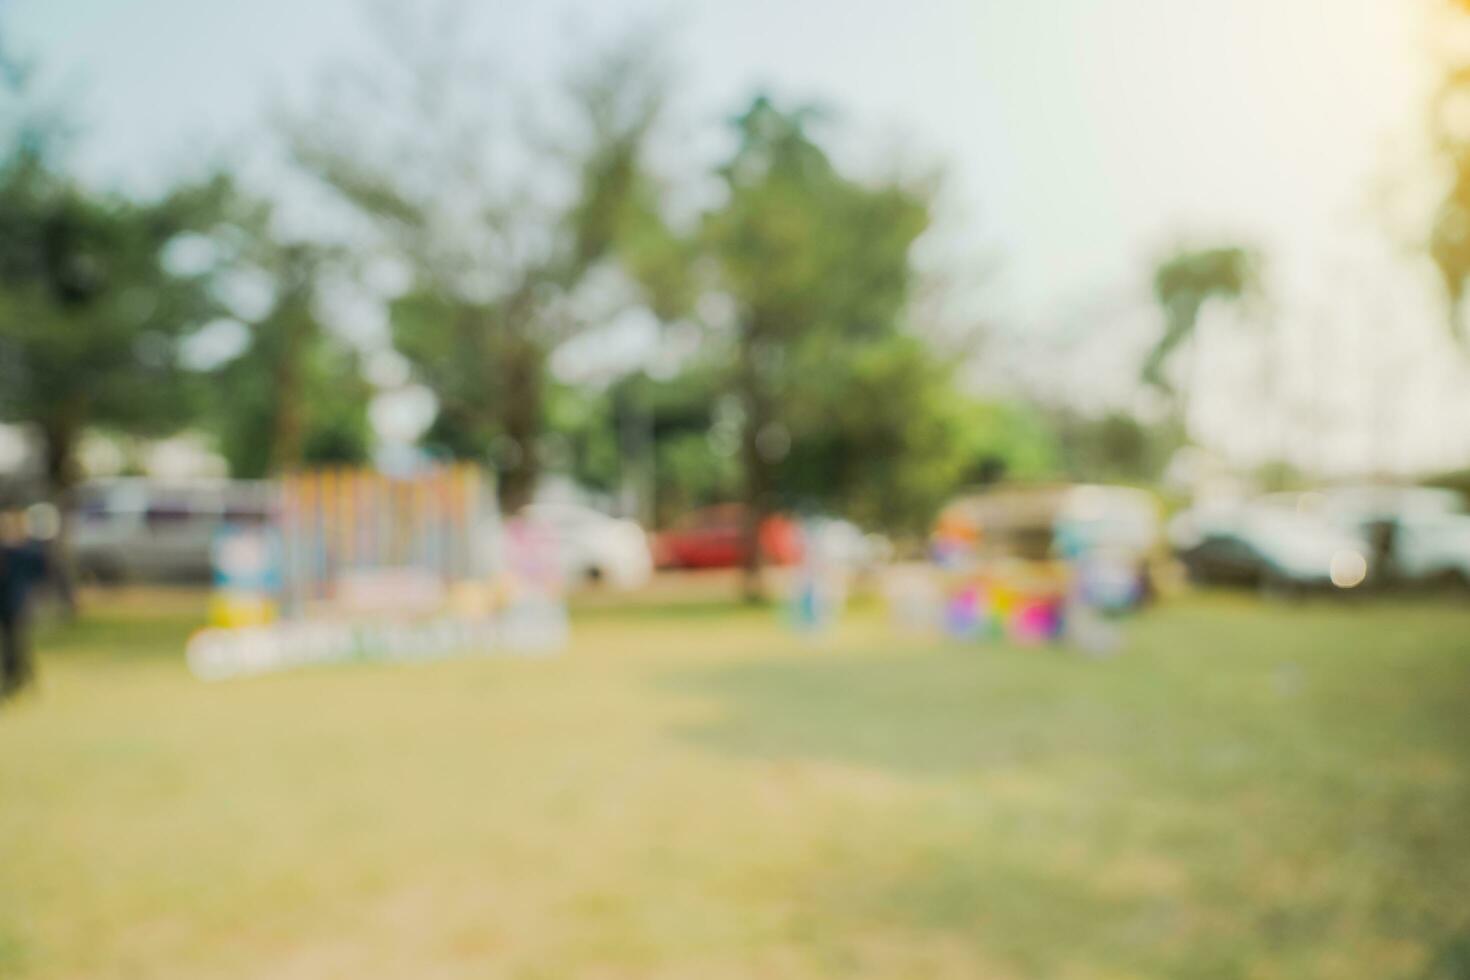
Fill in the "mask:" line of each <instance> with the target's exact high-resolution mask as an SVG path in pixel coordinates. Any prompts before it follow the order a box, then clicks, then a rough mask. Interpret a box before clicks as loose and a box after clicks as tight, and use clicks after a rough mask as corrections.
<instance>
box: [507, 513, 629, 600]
mask: <svg viewBox="0 0 1470 980" xmlns="http://www.w3.org/2000/svg"><path fill="white" fill-rule="evenodd" d="M520 517H521V518H522V519H524V520H526V521H528V522H530V523H531V524H532V525H534V526H535V527H536V528H537V529H538V530H539V531H541V532H543V533H544V534H545V535H546V536H547V537H548V538H549V539H550V540H551V541H552V542H553V543H554V546H555V550H556V553H557V560H558V562H559V563H560V565H561V570H562V574H563V575H564V576H565V578H566V581H567V582H568V584H571V585H576V584H578V583H607V584H608V585H611V586H612V587H614V588H617V589H636V588H638V587H639V586H641V585H643V584H645V583H646V582H647V581H648V579H649V577H650V576H651V575H652V574H653V556H652V554H651V552H650V550H649V547H648V536H647V535H646V534H644V532H643V528H642V527H640V526H639V525H638V524H637V523H636V522H634V521H627V520H620V519H618V518H616V517H610V516H608V515H607V514H604V513H602V512H601V511H598V510H593V509H592V508H591V507H584V506H582V505H580V504H572V503H539V504H529V505H527V506H526V507H524V508H522V510H521V512H520Z"/></svg>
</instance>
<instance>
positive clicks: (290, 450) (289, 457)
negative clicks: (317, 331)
mask: <svg viewBox="0 0 1470 980" xmlns="http://www.w3.org/2000/svg"><path fill="white" fill-rule="evenodd" d="M288 317H289V314H288ZM282 328H283V329H284V330H285V332H286V336H285V338H284V343H283V345H282V349H281V351H280V355H279V356H280V360H278V361H277V362H276V371H275V382H276V394H275V397H276V417H275V420H274V425H273V426H272V429H273V431H272V432H271V451H270V462H269V465H270V471H271V473H273V474H275V475H278V476H279V475H280V474H282V473H289V472H290V471H292V470H294V469H297V468H298V467H299V466H300V465H301V457H302V446H303V443H304V436H305V430H306V426H305V422H304V420H303V418H302V408H303V406H302V397H301V396H302V391H301V367H302V365H301V359H302V356H303V355H304V354H305V343H304V341H305V339H306V338H305V337H304V336H302V335H303V333H304V332H305V330H306V329H307V328H308V325H306V324H302V323H293V322H291V321H290V319H288V320H287V322H286V323H284V324H282ZM326 397H331V396H330V394H327V395H326Z"/></svg>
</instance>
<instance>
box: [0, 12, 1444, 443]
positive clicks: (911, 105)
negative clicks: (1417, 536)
mask: <svg viewBox="0 0 1470 980" xmlns="http://www.w3.org/2000/svg"><path fill="white" fill-rule="evenodd" d="M1429 3H1430V0H1422V2H1421V0H1047V2H1045V3H1036V2H1024V0H906V2H905V0H881V2H880V0H872V2H861V0H846V2H844V0H740V2H736V0H689V2H685V3H675V2H658V3H654V2H650V0H599V2H596V3H574V2H570V0H541V2H536V0H510V2H498V3H485V4H479V5H476V12H477V16H476V19H475V25H476V29H477V30H479V31H481V32H483V34H484V36H485V37H484V39H485V43H486V45H487V49H491V50H494V51H496V52H497V53H498V54H497V57H498V58H499V59H500V62H501V64H502V65H503V68H504V71H505V74H506V75H507V76H508V77H511V78H514V79H515V80H516V81H517V82H518V83H520V84H531V85H534V84H537V82H536V80H538V79H549V78H550V77H551V76H552V75H553V74H554V71H555V70H556V69H555V66H559V65H563V64H565V63H566V61H567V59H568V58H569V57H570V56H573V54H574V52H575V51H576V50H578V49H579V45H583V44H585V43H586V42H587V41H588V40H595V39H596V38H597V37H601V36H607V35H609V34H612V33H615V32H626V31H627V30H629V29H631V28H634V27H638V26H645V25H646V26H650V27H656V28H657V29H659V30H660V31H662V32H663V34H664V35H665V37H666V38H667V47H668V48H669V50H670V52H671V53H672V55H673V58H674V60H675V63H676V67H677V72H678V75H677V77H678V80H679V84H678V86H677V100H676V105H677V112H676V120H677V122H678V125H680V126H683V127H685V128H687V129H688V130H689V131H691V132H697V133H704V132H707V131H714V129H715V127H716V125H717V123H718V122H719V120H721V119H724V118H726V117H728V116H729V115H731V114H732V113H733V112H734V111H735V110H736V109H737V108H738V107H739V106H740V105H741V104H742V103H743V102H744V101H746V100H748V99H749V97H750V95H751V93H752V92H754V91H756V90H758V89H759V90H765V91H769V92H771V93H773V94H774V95H775V96H777V97H778V98H780V99H784V100H786V101H788V102H814V103H819V104H822V105H824V106H826V107H828V108H829V109H830V110H831V111H832V113H833V115H834V118H835V122H834V123H833V124H832V126H831V127H830V129H831V131H832V132H833V133H834V134H836V135H835V136H834V139H835V140H836V141H837V145H838V153H839V158H840V159H842V160H844V161H846V162H848V163H849V164H850V165H851V166H852V167H854V168H857V169H860V170H861V169H864V168H867V169H870V170H874V171H876V170H877V169H879V168H881V167H882V166H884V165H886V164H887V163H889V162H890V161H892V160H894V159H904V160H906V161H908V162H909V163H910V164H912V165H916V166H922V165H930V164H934V165H939V166H941V167H942V168H943V171H944V173H945V175H946V179H947V192H946V201H947V202H949V203H950V204H951V205H952V207H950V208H949V210H948V212H947V214H946V220H945V226H946V227H945V234H944V236H943V239H942V241H943V248H942V249H941V252H942V254H940V255H939V256H938V257H937V258H936V261H937V262H939V263H941V264H944V263H947V264H948V265H949V266H950V268H951V270H952V272H953V274H954V275H956V276H958V277H959V278H961V279H965V278H966V277H973V279H974V282H975V283H976V284H977V288H978V287H979V286H980V285H983V291H984V295H985V297H986V304H987V307H986V308H987V313H988V316H989V318H990V319H991V320H992V321H993V322H994V324H995V326H994V328H993V329H994V331H995V332H996V335H997V341H996V342H995V343H993V344H992V345H991V348H990V354H989V355H988V357H987V356H985V355H982V358H981V363H980V364H979V365H977V367H976V371H975V377H976V383H977V384H986V383H990V384H998V383H1000V382H1002V381H1005V382H1007V383H1010V384H1016V383H1022V384H1027V385H1030V386H1031V388H1032V389H1033V390H1040V391H1043V392H1044V393H1045V392H1049V391H1054V390H1056V389H1058V388H1066V389H1067V390H1075V391H1077V392H1079V395H1078V397H1079V398H1080V399H1081V400H1082V401H1083V402H1085V403H1089V404H1093V405H1095V406H1097V407H1101V406H1105V405H1110V404H1128V405H1141V406H1142V407H1143V408H1145V409H1146V408H1147V407H1148V406H1147V404H1146V402H1140V400H1139V396H1137V395H1136V393H1135V390H1134V389H1135V387H1136V386H1135V385H1134V377H1135V374H1136V369H1135V367H1134V365H1135V364H1136V362H1137V359H1138V356H1139V354H1140V352H1141V349H1142V347H1143V346H1144V345H1146V344H1147V342H1148V339H1149V337H1150V335H1151V334H1152V333H1153V332H1155V331H1157V330H1158V328H1159V324H1158V314H1157V312H1156V311H1155V310H1154V309H1153V308H1152V306H1151V304H1150V296H1149V276H1150V271H1151V268H1152V264H1153V263H1154V262H1155V261H1156V260H1157V259H1158V258H1159V257H1160V256H1161V255H1163V254H1165V253H1167V251H1168V250H1169V249H1170V248H1172V247H1174V246H1176V245H1178V244H1180V243H1198V244H1214V243H1217V242H1237V241H1239V242H1245V243H1249V244H1252V245H1254V246H1256V247H1258V248H1259V249H1260V250H1261V252H1262V254H1263V255H1264V256H1265V257H1266V262H1267V266H1266V268H1267V282H1268V285H1269V287H1270V291H1271V296H1272V301H1273V302H1272V314H1273V317H1272V323H1273V325H1274V326H1273V330H1274V334H1273V337H1274V339H1272V340H1270V341H1269V342H1268V341H1262V340H1261V339H1260V338H1259V337H1258V336H1257V335H1256V334H1258V333H1259V331H1256V332H1255V333H1253V332H1252V331H1251V329H1250V328H1249V326H1248V325H1247V324H1243V323H1241V322H1240V318H1239V317H1233V316H1231V315H1230V314H1229V312H1228V311H1225V310H1214V311H1211V312H1210V314H1209V315H1208V316H1207V317H1206V320H1205V329H1204V331H1203V334H1202V338H1201V341H1200V345H1199V346H1200V351H1199V354H1198V360H1197V362H1196V363H1198V364H1200V365H1202V366H1201V367H1199V368H1198V369H1196V370H1195V371H1194V374H1193V376H1194V377H1195V378H1196V384H1195V390H1196V395H1195V396H1194V397H1193V398H1192V419H1193V421H1194V424H1195V425H1196V426H1197V427H1198V429H1199V431H1200V433H1201V434H1202V435H1204V436H1205V437H1206V439H1207V441H1208V442H1210V443H1211V444H1212V445H1214V446H1215V447H1217V448H1219V449H1220V450H1221V451H1222V452H1225V453H1227V454H1230V455H1232V456H1233V457H1236V458H1240V459H1242V460H1246V459H1252V458H1259V457H1262V456H1264V455H1272V454H1279V453H1283V452H1284V453H1286V454H1288V455H1291V456H1293V457H1294V458H1296V459H1298V460H1299V461H1302V462H1306V463H1308V464H1311V465H1314V466H1318V467H1320V468H1322V469H1325V470H1330V471H1340V472H1347V471H1352V470H1361V469H1369V468H1390V469H1398V470H1422V469H1431V468H1437V467H1448V466H1456V465H1465V464H1466V463H1470V383H1467V382H1470V372H1467V370H1466V362H1467V361H1470V358H1467V357H1466V356H1465V355H1461V354H1458V353H1456V352H1455V351H1454V350H1453V349H1452V348H1451V347H1450V345H1449V344H1448V342H1447V340H1446V336H1445V328H1444V326H1443V323H1442V322H1441V321H1440V319H1439V318H1440V312H1439V307H1438V305H1437V301H1436V297H1435V294H1434V290H1433V284H1432V282H1431V281H1430V280H1429V277H1428V276H1427V272H1426V269H1425V267H1424V264H1423V262H1422V259H1419V258H1417V257H1416V256H1415V255H1414V254H1413V250H1412V249H1411V248H1406V243H1405V242H1404V241H1401V240H1398V238H1401V237H1402V235H1401V234H1398V233H1397V232H1396V231H1395V233H1390V231H1389V230H1388V229H1387V228H1386V227H1385V226H1386V225H1387V224H1390V223H1391V222H1386V221H1385V219H1384V216H1383V215H1382V214H1381V213H1380V211H1381V210H1382V207H1381V204H1379V203H1378V202H1379V201H1380V199H1381V197H1382V195H1381V193H1380V192H1381V191H1382V189H1383V188H1384V187H1385V186H1387V187H1390V188H1398V189H1400V190H1402V189H1403V188H1404V187H1407V188H1408V191H1409V193H1408V194H1407V195H1406V196H1407V198H1408V199H1409V201H1410V203H1409V204H1408V205H1407V206H1406V210H1405V211H1404V213H1405V214H1407V215H1408V219H1409V220H1408V224H1409V226H1410V227H1411V228H1412V226H1413V221H1414V220H1416V218H1415V215H1417V214H1419V213H1420V212H1422V206H1421V205H1422V199H1423V198H1424V193H1423V192H1424V191H1425V190H1426V188H1427V185H1426V184H1425V182H1424V178H1423V166H1422V156H1423V154H1422V148H1423V144H1424V140H1423V134H1422V116H1423V106H1424V104H1425V100H1426V97H1427V92H1428V91H1429V86H1430V85H1431V84H1432V80H1433V60H1432V57H1431V54H1430V48H1431V45H1430V43H1429V42H1430V36H1431V32H1432V24H1431V21H1430V19H1429V17H1428V16H1427V8H1428V4H1429ZM0 10H3V14H0V17H3V18H4V20H3V21H0V23H4V24H5V25H6V27H7V29H8V30H9V31H10V32H11V34H12V38H13V46H14V47H16V48H17V49H19V50H21V51H24V52H27V53H30V54H33V55H35V56H37V57H38V58H39V59H40V60H41V62H42V63H43V65H44V66H45V67H46V70H47V72H48V74H49V75H51V76H52V77H53V78H54V79H58V80H60V82H61V85H62V87H63V88H64V89H65V90H67V91H68V92H71V93H73V98H74V101H75V102H76V104H77V105H78V106H80V107H81V109H82V112H81V117H82V122H83V124H84V128H85V132H86V135H85V137H84V139H83V141H82V143H81V145H80V147H79V153H78V164H79V166H81V168H82V169H83V170H84V171H85V172H87V173H88V174H89V175H90V176H92V177H94V178H96V179H98V180H103V181H108V182H119V183H122V184H124V185H126V186H131V187H144V188H146V187H148V186H150V185H151V184H156V183H158V182H160V181H162V180H164V179H166V178H167V177H168V176H169V175H171V174H175V173H178V172H180V171H181V170H184V171H187V170H188V169H189V168H190V167H199V166H203V165H204V164H205V163H206V162H207V161H208V160H210V159H214V158H218V156H219V155H220V154H222V153H223V154H225V155H226V156H230V157H235V156H239V155H242V154H249V153H250V152H252V150H253V149H254V148H255V147H256V145H257V144H259V143H260V142H261V141H262V140H263V139H264V138H265V137H264V136H263V135H262V134H263V132H264V131H265V122H264V121H265V118H266V115H267V113H268V110H269V109H270V107H271V106H272V105H273V104H281V103H288V104H289V103H292V102H295V101H299V100H300V99H302V98H304V97H305V96H306V95H307V94H308V93H309V92H310V91H312V87H313V83H314V81H315V80H316V79H317V77H318V75H319V73H320V72H321V70H322V67H323V65H325V64H327V63H329V62H331V61H333V60H334V59H336V58H338V57H340V56H342V55H343V54H350V53H351V52H353V51H356V50H361V48H362V44H363V34H364V28H363V23H364V18H363V16H362V12H363V4H362V3H361V2H359V0H311V2H299V0H252V2H251V3H248V4H241V3H224V2H219V0H0ZM673 145H675V146H683V145H686V144H682V143H679V142H677V141H676V142H675V143H674V144H673ZM687 146H688V147H689V150H688V152H689V154H690V155H694V156H697V155H698V154H700V153H707V152H709V150H708V146H709V143H708V141H707V140H704V141H701V140H699V139H693V140H691V141H690V142H689V143H688V144H687ZM1415 201H1419V202H1421V203H1420V204H1415V203H1414V202H1415ZM1416 207H1417V208H1418V211H1416V210H1415V208H1416ZM1398 217H1399V218H1401V217H1402V216H1398ZM1401 223H1402V222H1401ZM1396 235H1398V238H1396V237H1395V236H1396ZM979 256H986V257H989V259H991V260H993V261H985V262H981V261H979V260H978V257H979ZM1266 351H1269V352H1271V353H1272V356H1274V357H1276V358H1277V359H1278V360H1277V363H1278V364H1279V365H1280V367H1279V368H1278V373H1279V376H1280V377H1279V379H1278V382H1277V388H1276V389H1274V391H1275V394H1273V395H1269V397H1270V398H1273V399H1275V401H1274V402H1273V404H1275V405H1276V407H1275V408H1274V409H1273V410H1272V411H1271V412H1268V413H1266V414H1267V415H1268V416H1269V418H1267V419H1266V421H1264V422H1263V415H1262V412H1261V410H1260V408H1259V401H1260V398H1261V397H1263V396H1261V395H1259V394H1258V393H1259V392H1260V391H1262V390H1265V389H1264V388H1263V383H1262V382H1261V377H1262V372H1263V367H1262V365H1263V364H1265V363H1267V361H1266V360H1265V358H1266V354H1265V353H1264V352H1266ZM1406 376H1408V377H1412V378H1413V379H1414V381H1413V382H1411V383H1404V382H1402V381H1401V380H1400V379H1401V378H1403V377H1406Z"/></svg>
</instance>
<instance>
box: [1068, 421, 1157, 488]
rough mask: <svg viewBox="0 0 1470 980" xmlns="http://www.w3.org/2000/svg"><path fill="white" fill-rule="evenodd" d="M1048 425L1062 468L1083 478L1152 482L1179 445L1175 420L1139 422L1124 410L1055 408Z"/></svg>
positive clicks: (1090, 480)
mask: <svg viewBox="0 0 1470 980" xmlns="http://www.w3.org/2000/svg"><path fill="white" fill-rule="evenodd" d="M1051 426H1052V428H1053V429H1054V430H1055V432H1056V434H1057V438H1058V441H1059V442H1060V450H1061V457H1062V468H1063V471H1064V472H1065V473H1066V475H1067V476H1068V477H1070V478H1071V479H1074V480H1078V481H1083V482H1120V483H1133V484H1149V483H1154V482H1155V481H1157V480H1158V479H1159V477H1160V475H1161V474H1162V473H1163V470H1164V467H1165V466H1166V465H1167V464H1168V462H1169V457H1170V456H1171V455H1172V454H1173V453H1174V451H1175V450H1176V449H1178V448H1179V447H1180V446H1181V445H1183V443H1184V434H1183V432H1182V431H1180V428H1179V425H1178V423H1177V421H1166V422H1161V423H1157V424H1154V425H1145V424H1144V423H1143V422H1140V421H1139V420H1138V419H1137V418H1136V417H1135V416H1133V415H1130V414H1128V413H1126V412H1109V413H1107V414H1105V415H1103V416H1101V417H1098V418H1092V417H1087V416H1081V415H1077V414H1074V413H1071V412H1058V413H1055V414H1054V415H1053V416H1052V419H1051Z"/></svg>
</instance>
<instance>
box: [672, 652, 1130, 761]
mask: <svg viewBox="0 0 1470 980" xmlns="http://www.w3.org/2000/svg"><path fill="white" fill-rule="evenodd" d="M1095 666H1096V665H1092V664H1087V663H1083V662H1079V661H1078V660H1076V659H1069V658H1067V657H1066V656H1065V655H1064V654H1061V653H1058V652H1057V651H1054V650H1045V651H1018V650H1014V649H1008V648H997V649H985V650H980V649H972V648H963V647H959V648H944V647H940V648H932V649H929V650H925V651H923V652H917V653H906V654H901V655H893V654H884V653H870V654H858V655H841V656H838V657H833V656H825V655H823V654H822V653H813V655H812V656H811V657H810V658H809V659H801V660H798V659H789V658H783V659H772V660H762V661H750V662H744V663H738V664H733V665H731V664H726V665H721V666H719V667H714V668H702V669H697V670H688V671H680V672H677V673H675V674H673V675H669V676H667V677H666V678H665V682H666V683H667V684H669V685H670V686H671V687H672V688H673V689H675V690H679V691H682V692H685V693H694V694H699V695H703V696H707V697H708V696H712V697H713V698H714V699H715V700H716V701H717V703H718V704H719V705H720V706H721V707H722V708H723V709H724V711H723V712H722V715H723V716H722V717H721V718H720V719H719V720H718V721H714V722H710V723H706V724H699V725H693V726H686V727H684V728H681V729H678V730H677V732H676V734H677V735H678V737H681V738H684V739H687V740H689V741H691V742H693V743H695V744H698V745H700V746H703V747H705V748H709V749H712V750H716V751H720V752H723V753H729V754H734V755H743V756H749V757H757V758H782V757H811V758H820V759H828V760H833V761H838V762H846V763H852V764H858V765H867V766H875V767H881V768H885V769H890V770H895V771H897V772H900V773H909V774H926V773H945V772H952V771H970V770H975V769H977V768H979V769H983V768H993V767H1004V766H1010V765H1015V764H1019V763H1029V762H1034V761H1037V760H1039V759H1042V758H1050V757H1056V756H1058V755H1067V754H1071V753H1075V752H1079V751H1088V752H1093V751H1098V750H1104V749H1106V748H1108V746H1109V745H1111V744H1113V743H1115V742H1116V741H1117V736H1118V735H1119V734H1120V733H1121V731H1122V728H1121V725H1122V723H1123V722H1125V721H1126V719H1125V718H1123V717H1121V716H1120V715H1119V713H1118V712H1119V708H1118V706H1117V705H1114V704H1109V703H1108V702H1106V701H1103V700H1099V699H1098V698H1096V697H1094V696H1092V695H1091V694H1089V691H1088V688H1089V686H1090V684H1089V682H1088V681H1087V679H1086V676H1085V675H1090V674H1095V673H1096V670H1095V669H1094V667H1095ZM1101 669H1106V668H1105V667H1103V668H1101ZM1076 674H1081V675H1084V676H1082V677H1074V676H1072V675H1076Z"/></svg>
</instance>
